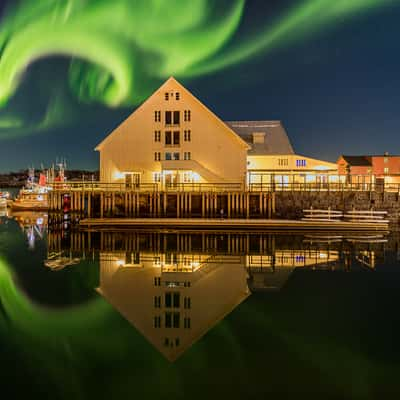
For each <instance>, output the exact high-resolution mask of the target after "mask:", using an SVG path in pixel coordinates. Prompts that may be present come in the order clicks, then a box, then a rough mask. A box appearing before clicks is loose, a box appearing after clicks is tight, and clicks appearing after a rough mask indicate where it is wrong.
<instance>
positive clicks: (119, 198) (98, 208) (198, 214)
mask: <svg viewBox="0 0 400 400" xmlns="http://www.w3.org/2000/svg"><path fill="white" fill-rule="evenodd" d="M48 204H49V211H53V212H61V211H68V212H72V213H79V214H82V215H85V216H86V217H88V218H106V217H107V218H118V217H120V218H124V217H125V218H216V217H224V218H272V217H273V214H274V210H275V195H274V193H268V192H259V193H255V192H248V191H216V190H215V188H214V190H210V191H201V192H197V191H196V192H191V191H175V192H174V191H163V192H161V191H139V190H121V191H119V190H108V191H105V190H87V191H86V190H84V189H81V190H73V189H57V190H52V191H51V192H49V194H48Z"/></svg>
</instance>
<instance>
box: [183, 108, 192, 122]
mask: <svg viewBox="0 0 400 400" xmlns="http://www.w3.org/2000/svg"><path fill="white" fill-rule="evenodd" d="M183 119H184V120H185V121H186V122H189V121H190V120H191V112H190V110H185V111H184V112H183Z"/></svg>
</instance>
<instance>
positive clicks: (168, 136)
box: [165, 131, 172, 146]
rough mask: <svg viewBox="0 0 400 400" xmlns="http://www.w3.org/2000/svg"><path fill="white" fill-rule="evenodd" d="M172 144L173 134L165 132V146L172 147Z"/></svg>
mask: <svg viewBox="0 0 400 400" xmlns="http://www.w3.org/2000/svg"><path fill="white" fill-rule="evenodd" d="M171 144H172V132H171V131H166V132H165V145H166V146H170V145H171Z"/></svg>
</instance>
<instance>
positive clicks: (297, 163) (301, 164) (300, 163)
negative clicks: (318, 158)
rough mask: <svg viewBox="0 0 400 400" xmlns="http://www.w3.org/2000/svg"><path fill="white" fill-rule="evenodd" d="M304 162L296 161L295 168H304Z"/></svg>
mask: <svg viewBox="0 0 400 400" xmlns="http://www.w3.org/2000/svg"><path fill="white" fill-rule="evenodd" d="M305 166H306V160H296V167H305Z"/></svg>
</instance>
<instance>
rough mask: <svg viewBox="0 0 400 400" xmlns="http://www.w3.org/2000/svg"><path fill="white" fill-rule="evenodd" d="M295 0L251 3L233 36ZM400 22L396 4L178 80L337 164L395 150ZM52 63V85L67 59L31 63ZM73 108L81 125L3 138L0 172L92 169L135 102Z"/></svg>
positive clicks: (399, 148) (226, 112) (31, 101)
mask: <svg viewBox="0 0 400 400" xmlns="http://www.w3.org/2000/svg"><path fill="white" fill-rule="evenodd" d="M349 1H350V0H349ZM3 3H4V2H3ZM293 3H295V2H289V1H286V0H282V1H265V0H249V1H248V5H247V8H246V11H245V15H244V20H243V26H242V27H241V28H240V29H239V31H238V32H237V34H236V36H235V37H234V38H233V43H235V40H237V41H239V42H240V40H241V35H247V36H248V35H249V32H251V31H252V30H254V31H255V32H256V31H257V29H258V28H261V27H262V26H264V25H265V24H266V23H268V21H270V20H271V18H273V17H274V15H275V14H276V15H279V14H280V13H281V12H282V10H284V9H285V8H287V7H288V6H289V5H290V4H293ZM0 4H1V3H0ZM399 21H400V3H399V2H397V5H396V4H395V5H392V6H390V7H386V8H382V9H379V10H374V11H372V12H369V13H368V14H363V15H360V16H355V17H352V18H347V19H346V20H345V21H344V22H343V21H340V22H338V23H337V24H334V25H331V26H329V27H326V29H324V28H322V29H320V30H319V31H318V32H315V33H314V34H312V35H310V36H308V37H306V38H304V39H302V40H299V41H297V42H295V43H291V44H289V45H286V46H281V47H280V48H278V49H276V50H274V51H272V52H268V53H267V54H260V55H258V56H257V57H252V58H250V59H249V60H247V61H246V62H242V63H240V64H239V65H236V66H232V67H229V68H227V69H224V70H221V71H219V72H217V73H212V74H210V75H207V76H203V77H201V78H196V79H183V80H181V81H182V83H183V84H184V85H185V86H186V87H187V88H188V89H189V90H190V91H192V92H193V93H194V94H195V95H196V96H197V97H198V98H200V100H202V101H203V102H204V103H205V104H206V105H207V106H208V107H209V108H211V110H213V111H214V112H215V113H216V114H217V115H218V116H220V117H221V118H222V119H224V120H257V119H280V120H282V121H283V123H284V125H285V127H286V129H287V131H288V134H289V137H290V139H291V141H292V144H293V146H294V149H295V151H296V152H297V153H299V154H304V155H307V156H311V157H316V158H322V159H327V160H333V161H334V160H336V159H337V158H338V156H339V155H340V154H343V153H345V154H372V153H374V154H377V153H383V152H385V151H389V152H390V153H392V154H394V153H400V135H399V133H400V113H399V110H398V108H399V105H400V79H399V71H400V52H399V38H400V35H399V33H400V32H399V31H400V28H399V26H400V25H399ZM50 62H53V63H55V64H54V65H57V63H59V66H58V67H57V68H59V69H57V68H54V71H55V72H54V73H53V75H49V76H47V75H46V80H47V81H50V82H51V79H55V80H56V79H57V80H58V79H59V77H57V76H56V77H54V75H56V74H57V71H59V72H60V73H61V72H63V67H62V65H61V64H62V63H64V62H65V60H61V61H60V60H58V61H57V60H56V61H54V60H51V59H49V60H41V61H40V62H39V63H37V64H36V65H34V66H33V67H32V68H33V69H36V70H40V69H41V68H42V67H43V65H44V64H45V63H50ZM39 74H40V71H39ZM39 76H40V75H39ZM26 79H27V80H29V74H27V76H26ZM16 97H18V94H17V95H16ZM24 100H25V101H28V103H27V104H28V106H27V107H28V111H29V107H32V109H33V108H35V106H36V103H37V100H36V96H35V95H34V94H32V93H31V98H30V97H29V96H28V97H27V96H25V97H24ZM79 107H81V111H82V113H81V114H80V117H79V119H78V122H74V123H73V124H72V125H70V126H67V127H64V128H57V129H53V130H50V131H46V132H39V133H34V134H31V135H28V136H27V137H25V138H12V139H7V140H4V139H3V140H0V171H9V170H16V169H22V168H26V167H27V166H28V165H31V164H34V165H35V166H37V167H39V165H40V164H41V163H43V164H45V165H46V164H47V165H48V164H49V163H50V162H51V161H52V160H55V158H56V157H61V156H63V157H65V158H66V159H67V161H68V164H69V167H70V168H88V169H96V168H97V163H98V158H97V154H96V153H95V152H94V151H93V148H94V147H95V145H96V144H97V143H98V142H99V141H101V140H102V139H103V138H104V137H105V136H106V135H107V134H108V133H109V132H110V130H112V129H113V128H114V127H115V126H117V125H118V124H119V123H120V122H121V121H122V120H123V119H124V118H125V117H126V116H127V115H129V114H130V113H131V112H132V111H133V110H134V107H133V108H130V109H117V110H109V109H107V108H105V107H101V106H88V105H79Z"/></svg>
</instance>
